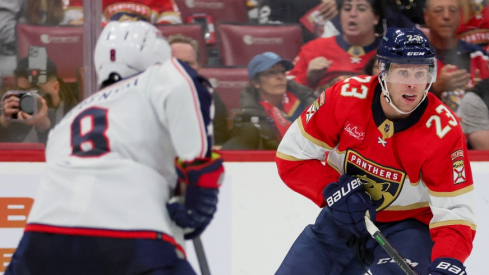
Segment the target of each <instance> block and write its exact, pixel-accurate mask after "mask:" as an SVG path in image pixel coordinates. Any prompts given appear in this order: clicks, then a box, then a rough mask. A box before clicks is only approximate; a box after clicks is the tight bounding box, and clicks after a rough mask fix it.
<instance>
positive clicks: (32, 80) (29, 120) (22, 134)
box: [0, 57, 78, 143]
mask: <svg viewBox="0 0 489 275" xmlns="http://www.w3.org/2000/svg"><path fill="white" fill-rule="evenodd" d="M14 74H15V76H16V77H17V88H18V89H15V90H11V91H7V92H6V93H5V95H4V96H3V98H2V109H3V111H2V114H1V115H0V128H1V130H2V132H4V134H5V136H6V140H5V141H7V142H41V143H46V140H47V135H48V132H49V129H51V128H52V127H53V126H54V125H55V124H56V123H57V122H58V121H60V120H61V118H62V117H63V116H64V115H65V114H66V113H67V112H68V111H69V110H70V109H71V108H72V107H73V106H75V105H76V104H77V103H78V100H77V99H76V97H75V95H74V93H73V91H72V90H71V89H70V88H69V87H68V86H67V85H66V83H64V82H63V80H62V79H61V78H60V77H59V76H58V70H57V68H56V64H55V63H54V62H53V61H52V60H50V59H47V64H46V70H45V72H41V71H39V70H36V69H32V68H29V59H28V57H25V58H23V59H21V60H20V61H19V63H18V66H17V68H16V69H15V71H14Z"/></svg>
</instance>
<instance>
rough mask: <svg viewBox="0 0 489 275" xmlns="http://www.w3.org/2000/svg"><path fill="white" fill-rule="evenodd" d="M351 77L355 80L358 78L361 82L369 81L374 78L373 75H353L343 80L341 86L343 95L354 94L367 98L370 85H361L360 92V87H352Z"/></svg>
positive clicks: (354, 95)
mask: <svg viewBox="0 0 489 275" xmlns="http://www.w3.org/2000/svg"><path fill="white" fill-rule="evenodd" d="M350 79H353V80H356V81H358V82H360V83H368V82H370V79H372V77H371V76H365V77H358V76H353V77H350V78H347V79H345V81H343V83H345V84H343V85H342V86H341V93H340V94H341V95H342V96H347V97H349V96H353V97H357V98H360V99H365V98H367V93H368V87H367V86H366V85H363V84H362V85H361V86H360V92H358V88H351V89H350Z"/></svg>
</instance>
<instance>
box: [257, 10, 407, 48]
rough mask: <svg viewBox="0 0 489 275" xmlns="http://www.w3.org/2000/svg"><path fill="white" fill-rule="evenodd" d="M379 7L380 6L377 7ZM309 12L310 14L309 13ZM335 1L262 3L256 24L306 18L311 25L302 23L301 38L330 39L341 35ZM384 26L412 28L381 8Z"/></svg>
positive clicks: (380, 28) (294, 20) (377, 29)
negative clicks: (383, 15) (383, 14)
mask: <svg viewBox="0 0 489 275" xmlns="http://www.w3.org/2000/svg"><path fill="white" fill-rule="evenodd" d="M380 7H383V5H380ZM311 12H312V13H311ZM338 14H339V13H338V5H337V0H304V1H298V0H264V1H263V2H262V4H261V6H260V12H259V17H258V22H259V23H260V24H284V23H299V22H302V21H301V18H302V17H303V16H306V17H307V18H308V20H306V22H311V24H307V25H308V26H306V25H304V24H302V32H303V39H304V41H305V42H308V41H310V40H312V39H314V38H317V37H330V36H335V35H338V34H340V33H341V23H340V17H339V16H338ZM385 20H386V22H385V24H386V26H387V27H390V26H392V27H403V28H410V27H414V26H415V24H414V23H413V22H411V21H410V20H409V19H408V18H407V17H406V16H404V15H402V14H398V13H395V12H393V11H392V9H391V8H390V7H387V8H385ZM384 31H385V30H384V26H383V24H379V25H378V27H377V28H376V32H377V33H378V34H379V35H382V34H383V32H384Z"/></svg>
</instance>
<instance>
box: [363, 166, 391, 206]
mask: <svg viewBox="0 0 489 275" xmlns="http://www.w3.org/2000/svg"><path fill="white" fill-rule="evenodd" d="M358 178H359V179H360V180H361V181H362V183H363V187H364V188H365V191H367V193H368V194H369V195H370V197H371V198H372V200H373V201H375V204H376V205H378V207H377V211H379V209H384V208H385V207H387V206H388V205H389V204H390V203H391V202H392V201H394V195H393V194H391V193H389V190H391V183H390V182H380V183H379V182H376V181H374V180H372V179H369V178H368V177H367V176H365V175H364V176H358Z"/></svg>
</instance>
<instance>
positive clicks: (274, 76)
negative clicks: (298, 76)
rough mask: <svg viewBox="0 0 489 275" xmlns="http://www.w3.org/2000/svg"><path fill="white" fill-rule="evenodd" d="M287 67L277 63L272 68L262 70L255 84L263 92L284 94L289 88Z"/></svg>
mask: <svg viewBox="0 0 489 275" xmlns="http://www.w3.org/2000/svg"><path fill="white" fill-rule="evenodd" d="M285 72H286V71H285V68H284V66H283V65H282V64H280V63H277V64H275V65H274V66H273V67H271V68H270V69H268V70H266V71H263V72H260V73H259V75H258V80H257V81H255V80H254V81H253V86H254V87H255V88H256V89H257V90H258V91H259V92H260V94H261V93H265V94H267V95H283V94H285V92H286V90H287V78H286V77H285Z"/></svg>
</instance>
